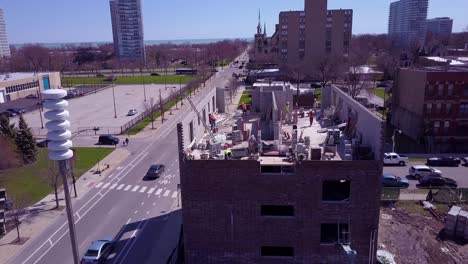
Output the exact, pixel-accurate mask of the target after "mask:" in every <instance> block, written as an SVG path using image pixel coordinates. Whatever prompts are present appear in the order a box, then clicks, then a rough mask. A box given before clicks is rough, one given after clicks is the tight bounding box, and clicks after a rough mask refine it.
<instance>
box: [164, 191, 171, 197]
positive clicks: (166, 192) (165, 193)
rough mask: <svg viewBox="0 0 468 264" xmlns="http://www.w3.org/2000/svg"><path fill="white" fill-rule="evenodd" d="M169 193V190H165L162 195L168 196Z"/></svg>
mask: <svg viewBox="0 0 468 264" xmlns="http://www.w3.org/2000/svg"><path fill="white" fill-rule="evenodd" d="M170 193H171V191H169V190H166V191H165V192H164V194H163V196H164V197H167V196H169V194H170Z"/></svg>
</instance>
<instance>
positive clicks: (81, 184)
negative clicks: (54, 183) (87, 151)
mask: <svg viewBox="0 0 468 264" xmlns="http://www.w3.org/2000/svg"><path fill="white" fill-rule="evenodd" d="M129 155H130V152H129V151H128V150H127V149H125V148H117V149H116V150H114V151H113V152H112V153H111V154H109V155H108V156H107V157H105V158H104V159H103V160H102V161H100V164H101V168H102V166H103V165H104V164H106V165H109V167H110V169H106V170H104V171H102V173H101V174H100V175H99V174H95V171H96V169H97V165H96V166H94V167H93V168H91V170H89V171H88V172H86V173H85V174H83V175H82V176H81V177H80V178H79V179H78V180H77V181H76V192H77V194H78V197H77V198H74V197H75V195H74V191H73V187H72V184H70V188H71V190H70V195H71V197H72V202H73V203H75V201H77V200H80V199H81V198H83V197H84V195H85V194H86V193H87V192H88V191H89V190H90V189H92V188H93V186H94V185H95V184H96V183H98V182H100V181H101V180H102V179H104V178H105V177H107V176H108V175H110V174H111V173H112V172H113V171H114V170H115V169H116V168H117V167H118V166H119V164H120V163H121V162H122V161H123V160H125V159H126V158H127V157H128V156H129ZM60 182H61V180H60ZM58 196H59V208H58V209H54V208H55V205H56V203H55V194H54V193H51V194H49V195H47V196H46V197H44V198H43V199H42V200H40V201H39V202H37V203H36V204H34V205H32V206H30V207H29V208H27V209H26V211H27V213H26V214H25V215H24V216H23V217H22V218H21V224H20V228H19V229H20V236H21V238H22V239H24V240H28V239H30V238H32V237H34V236H35V235H36V234H38V233H39V232H41V231H42V230H43V229H44V228H45V227H47V225H48V224H50V223H51V222H52V221H53V220H54V219H55V218H56V217H57V216H58V215H60V214H65V213H64V211H63V208H64V207H65V200H64V198H63V197H64V193H63V190H60V191H59V193H58ZM16 239H17V233H16V229H12V230H11V231H10V232H8V233H7V234H6V235H5V236H4V237H2V238H1V239H0V263H6V261H7V260H8V259H9V258H10V257H12V256H13V255H15V253H16V252H17V251H18V250H19V249H20V248H21V246H22V245H21V244H16V243H15V242H16ZM25 242H26V243H27V241H22V242H21V243H22V244H24V243H25Z"/></svg>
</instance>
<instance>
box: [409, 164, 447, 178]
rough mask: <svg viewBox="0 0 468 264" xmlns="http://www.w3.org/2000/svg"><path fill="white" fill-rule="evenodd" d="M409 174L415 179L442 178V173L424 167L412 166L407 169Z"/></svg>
mask: <svg viewBox="0 0 468 264" xmlns="http://www.w3.org/2000/svg"><path fill="white" fill-rule="evenodd" d="M408 171H409V174H410V175H411V176H413V177H415V178H416V179H419V178H421V177H425V176H439V177H440V176H442V172H441V171H440V170H437V169H434V168H431V167H428V166H426V165H414V166H411V167H410V168H409V170H408Z"/></svg>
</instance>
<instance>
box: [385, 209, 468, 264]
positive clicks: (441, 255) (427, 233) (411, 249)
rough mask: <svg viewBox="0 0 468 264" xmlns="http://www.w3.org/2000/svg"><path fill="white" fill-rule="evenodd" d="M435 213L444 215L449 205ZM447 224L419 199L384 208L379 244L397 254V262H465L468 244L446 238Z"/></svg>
mask: <svg viewBox="0 0 468 264" xmlns="http://www.w3.org/2000/svg"><path fill="white" fill-rule="evenodd" d="M436 212H437V213H438V214H439V215H441V216H442V217H445V214H446V213H447V207H446V206H440V208H439V209H437V210H436ZM443 228H444V223H442V222H440V221H437V219H436V218H435V217H434V216H433V215H432V214H431V213H429V212H428V211H425V210H424V209H422V207H421V206H420V205H419V203H417V202H405V203H397V204H396V205H395V206H388V207H382V208H381V216H380V226H379V245H380V246H382V245H383V246H384V247H385V250H387V251H389V252H390V253H392V254H393V255H395V260H396V262H397V263H399V264H400V263H417V264H423V263H431V264H432V263H444V264H448V263H454V264H458V263H466V262H464V261H466V260H467V259H468V244H463V243H461V242H460V241H457V242H454V241H451V240H449V239H445V238H444V237H443V235H441V234H442V230H443Z"/></svg>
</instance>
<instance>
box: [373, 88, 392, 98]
mask: <svg viewBox="0 0 468 264" xmlns="http://www.w3.org/2000/svg"><path fill="white" fill-rule="evenodd" d="M373 92H374V94H375V95H377V96H378V97H380V98H382V99H384V97H385V89H384V88H376V89H374V90H373ZM387 97H388V96H387Z"/></svg>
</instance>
